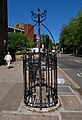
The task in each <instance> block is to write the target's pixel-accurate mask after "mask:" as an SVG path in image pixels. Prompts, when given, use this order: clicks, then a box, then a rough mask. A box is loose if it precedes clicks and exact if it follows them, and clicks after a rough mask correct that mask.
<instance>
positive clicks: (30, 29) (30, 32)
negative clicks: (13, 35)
mask: <svg viewBox="0 0 82 120" xmlns="http://www.w3.org/2000/svg"><path fill="white" fill-rule="evenodd" d="M15 28H19V29H22V30H24V33H25V35H26V36H27V38H28V39H29V40H31V41H33V42H34V28H33V25H30V24H22V23H21V24H16V25H15Z"/></svg>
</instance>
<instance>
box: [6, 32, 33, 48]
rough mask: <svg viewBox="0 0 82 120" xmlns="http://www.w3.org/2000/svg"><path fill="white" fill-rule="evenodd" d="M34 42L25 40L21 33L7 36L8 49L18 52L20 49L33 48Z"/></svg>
mask: <svg viewBox="0 0 82 120" xmlns="http://www.w3.org/2000/svg"><path fill="white" fill-rule="evenodd" d="M34 46H35V44H34V42H32V41H30V40H29V39H27V37H26V36H25V35H24V34H22V33H9V34H8V47H10V48H13V49H15V50H20V49H21V48H24V47H28V48H32V47H34Z"/></svg>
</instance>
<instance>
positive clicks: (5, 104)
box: [0, 83, 23, 112]
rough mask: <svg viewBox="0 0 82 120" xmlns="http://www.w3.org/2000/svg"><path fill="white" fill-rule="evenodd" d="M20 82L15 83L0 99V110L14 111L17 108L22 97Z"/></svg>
mask: <svg viewBox="0 0 82 120" xmlns="http://www.w3.org/2000/svg"><path fill="white" fill-rule="evenodd" d="M22 88H23V87H22V84H21V83H17V84H15V85H14V87H13V88H12V89H11V90H10V91H9V92H8V93H7V94H6V95H5V97H3V99H2V100H1V101H0V112H1V111H2V110H7V111H15V110H18V107H19V105H20V102H21V100H22V97H23V90H22Z"/></svg>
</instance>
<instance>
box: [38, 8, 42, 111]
mask: <svg viewBox="0 0 82 120" xmlns="http://www.w3.org/2000/svg"><path fill="white" fill-rule="evenodd" d="M38 48H39V81H40V110H42V79H41V54H40V9H39V8H38Z"/></svg>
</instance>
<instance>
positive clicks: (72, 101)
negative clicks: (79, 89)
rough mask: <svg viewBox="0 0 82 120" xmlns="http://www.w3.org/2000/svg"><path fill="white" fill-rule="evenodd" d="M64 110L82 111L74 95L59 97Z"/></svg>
mask: <svg viewBox="0 0 82 120" xmlns="http://www.w3.org/2000/svg"><path fill="white" fill-rule="evenodd" d="M60 98H61V100H62V103H63V107H64V109H65V110H72V111H73V110H74V111H82V104H81V103H80V101H79V100H78V99H77V97H76V96H75V95H62V96H60Z"/></svg>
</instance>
